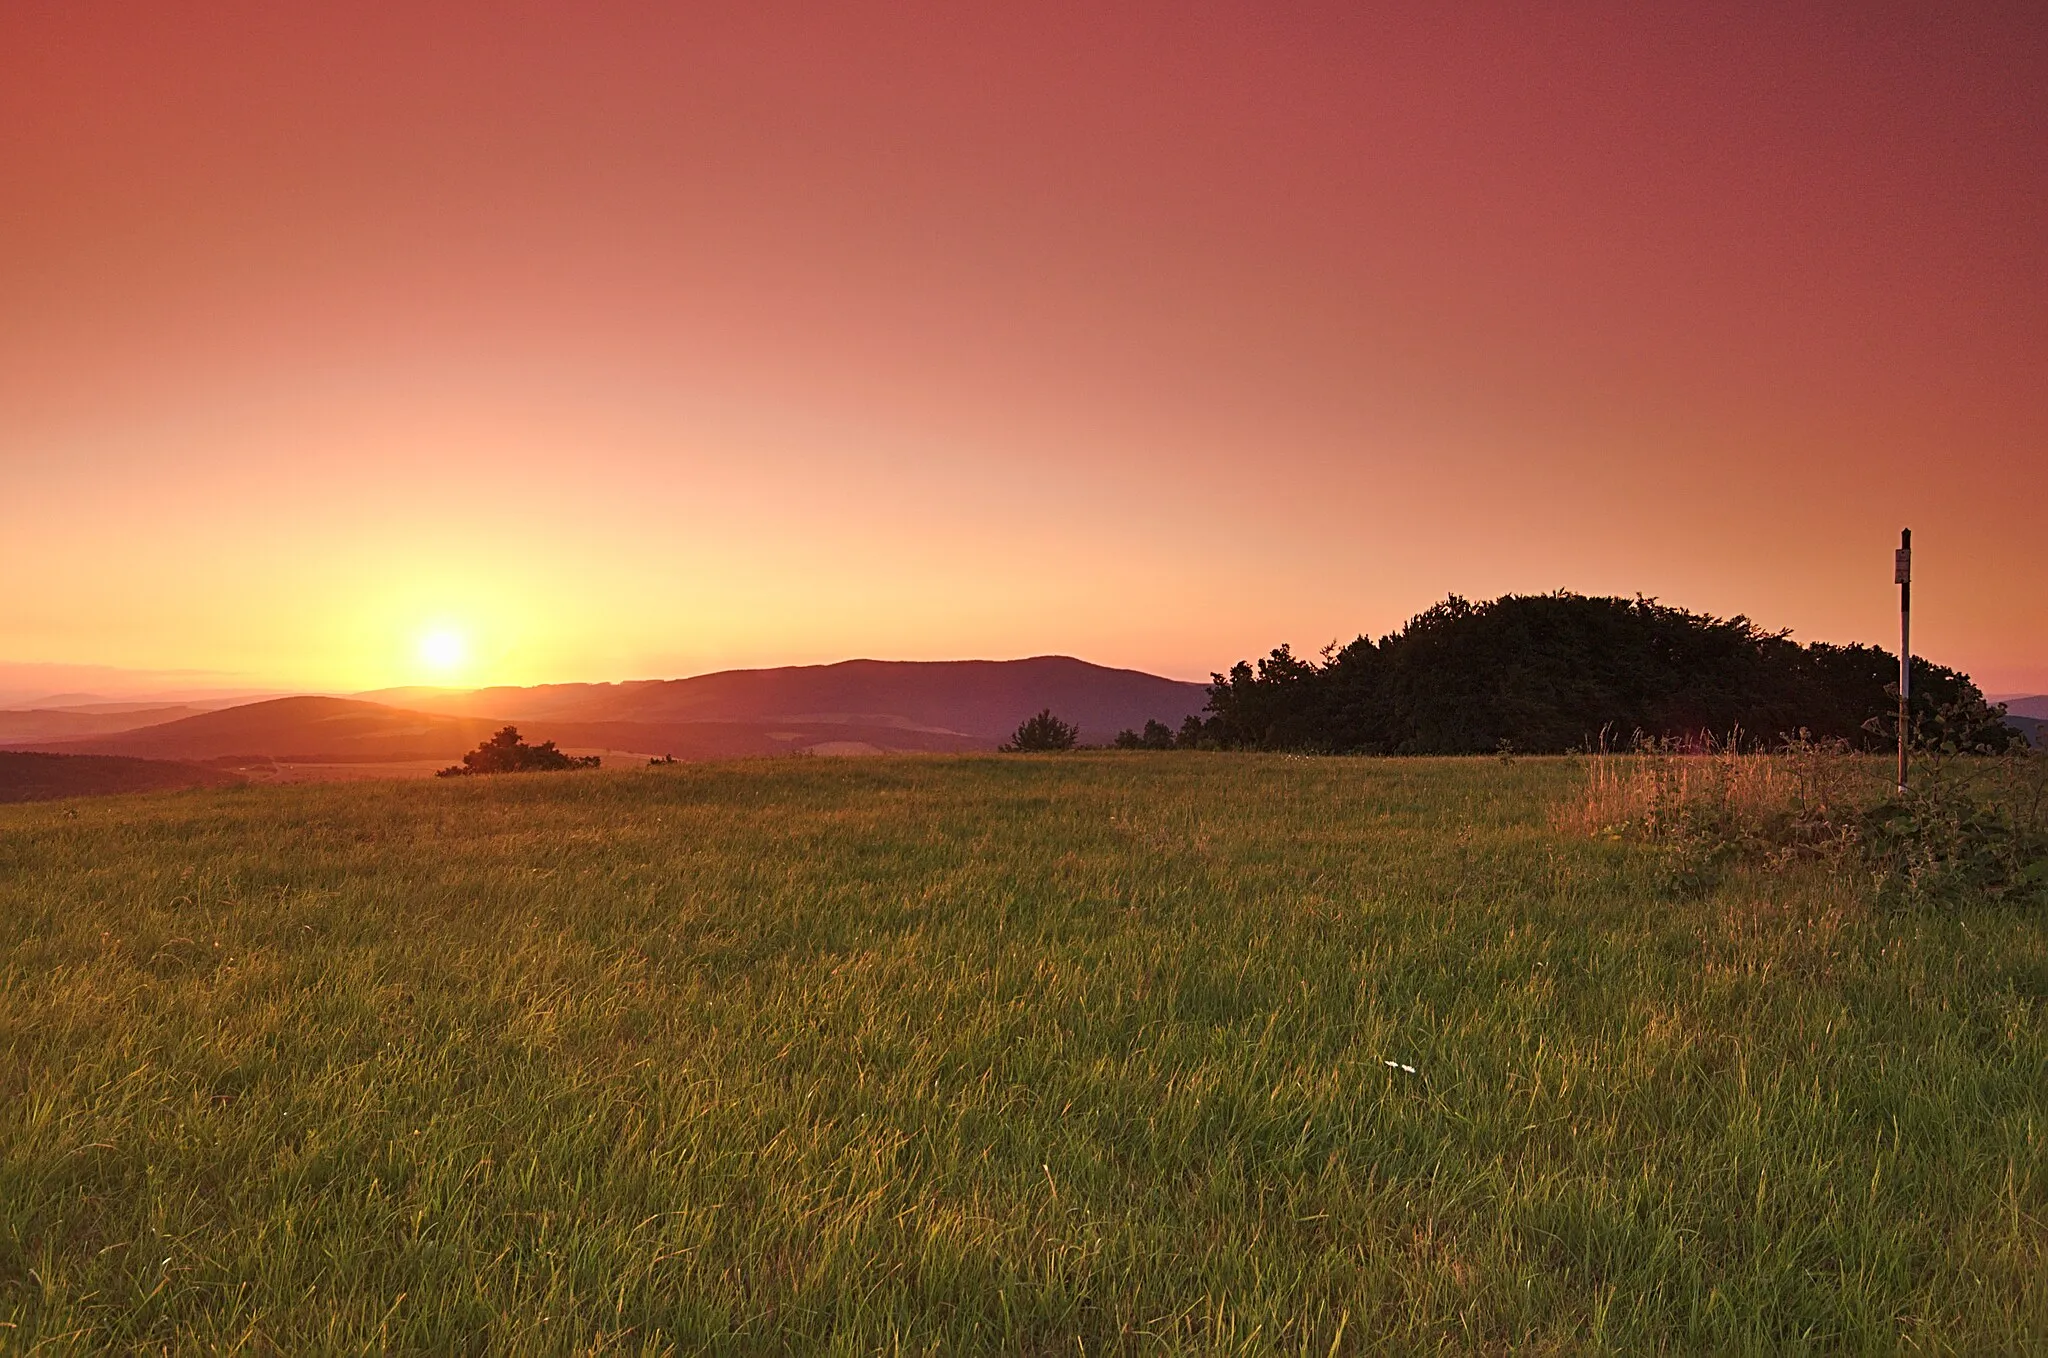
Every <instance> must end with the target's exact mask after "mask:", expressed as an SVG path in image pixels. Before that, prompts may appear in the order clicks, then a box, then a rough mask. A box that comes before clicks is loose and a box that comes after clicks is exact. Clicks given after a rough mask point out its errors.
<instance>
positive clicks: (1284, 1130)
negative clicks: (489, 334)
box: [0, 754, 2048, 1355]
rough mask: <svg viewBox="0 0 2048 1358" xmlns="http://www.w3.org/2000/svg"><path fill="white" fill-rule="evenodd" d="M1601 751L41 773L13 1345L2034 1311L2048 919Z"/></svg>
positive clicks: (14, 975)
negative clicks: (1698, 845) (359, 773)
mask: <svg viewBox="0 0 2048 1358" xmlns="http://www.w3.org/2000/svg"><path fill="white" fill-rule="evenodd" d="M1584 776H1585V775H1584V770H1583V769H1582V768H1580V767H1577V766H1575V765H1573V764H1572V763H1570V762H1569V761H1565V760H1517V761H1514V762H1513V763H1512V764H1506V763H1503V762H1501V761H1498V760H1464V761H1456V760H1443V761H1421V760H1418V761H1374V760H1344V759H1328V760H1303V759H1289V758H1284V757H1279V756H1238V755H1197V754H1166V755H1157V756H1150V755H1117V756H1109V755H1082V756H1066V757H1052V758H1042V759H1041V758H1021V757H1020V758H996V757H988V758H977V757H958V758H949V757H931V758H901V759H886V760H881V759H878V760H862V761H825V760H782V761H772V762H759V763H749V764H731V765H696V766H691V765H684V766H680V767H677V768H674V769H658V770H656V769H647V770H631V771H625V772H616V773H614V772H608V771H607V772H598V773H591V774H566V775H537V776H531V777H524V778H502V779H495V780H483V779H479V780H463V781H456V782H441V783H431V782H430V783H410V784H406V783H391V784H357V785H346V786H314V785H309V786H286V787H265V788H241V789H229V790H221V791H200V792H187V793H176V794H164V795H153V796H148V797H138V798H129V799H108V800H103V801H95V802H75V803H50V804H43V805H36V806H18V807H4V808H0V1322H4V1323H5V1325H6V1326H8V1327H11V1328H6V1329H0V1348H6V1347H9V1346H11V1347H12V1349H14V1350H16V1351H43V1350H48V1351H65V1350H70V1349H79V1350H92V1349H101V1348H118V1349H148V1350H163V1351H177V1352H188V1351H203V1350H207V1349H219V1350H243V1351H259V1352H262V1351H281V1352H292V1353H306V1352H364V1351H370V1352H381V1351H406V1350H411V1351H432V1352H465V1351H468V1352H549V1353H555V1352H596V1351H603V1352H622V1353H640V1352H670V1351H673V1352H679V1353H690V1352H703V1351H709V1352H745V1353H751V1352H843V1353H871V1352H884V1351H886V1352H896V1351H902V1352H963V1351H977V1350H980V1351H999V1352H1021V1353H1047V1354H1053V1353H1073V1354H1080V1353H1090V1354H1092V1353H1098V1352H1154V1351H1204V1352H1246V1353H1264V1352H1284V1353H1311V1354H1316V1355H1324V1354H1328V1353H1332V1352H1380V1351H1390V1352H1405V1351H1418V1352H1439V1351H1444V1352H1468V1351H1481V1352H1508V1351H1518V1352H1519V1351H1546V1350H1548V1351H1569V1352H1580V1351H1601V1350H1614V1351H1629V1352H1641V1351H1653V1350H1660V1349H1661V1350H1666V1351H1670V1352H1701V1351H1754V1352H1773V1353H1781V1352H1799V1351H1804V1350H1812V1351H1834V1350H1848V1351H1855V1352H1871V1351H1880V1352H1881V1351H1888V1350H1895V1349H1896V1350H1910V1351H1920V1350H1927V1351H1936V1352H1942V1351H1955V1352H1968V1353H1984V1352H2001V1351H2005V1352H2024V1351H2035V1352H2039V1351H2042V1350H2044V1349H2048V920H2044V919H2043V918H2042V917H2041V916H2040V915H2039V914H2038V913H2034V914H2029V913H2026V912H2024V911H2021V910H2018V909H2015V908H2010V907H2000V906H1994V905H1989V904H1986V905H1984V906H1982V907H1981V908H1976V909H1966V910H1962V911H1955V912H1948V913H1935V912H1930V911H1900V910H1882V909H1878V908H1876V907H1874V906H1872V905H1871V904H1869V903H1868V901H1867V899H1866V895H1865V893H1864V892H1863V891H1862V890H1861V889H1860V885H1859V883H1857V882H1856V881H1854V880H1850V879H1848V878H1846V877H1830V876H1828V875H1827V874H1826V873H1825V872H1823V871H1822V870H1820V869H1814V868H1808V869H1801V870H1799V871H1798V872H1796V873H1794V874H1792V875H1786V876H1775V877H1773V876H1764V875H1760V874H1759V875H1748V874H1746V873H1745V872H1744V871H1740V870H1738V871H1736V872H1735V873H1733V874H1732V875H1730V876H1728V877H1726V878H1724V879H1722V880H1721V881H1720V882H1719V883H1718V884H1716V885H1713V886H1712V887H1711V888H1708V889H1705V890H1697V889H1695V890H1686V889H1681V888H1679V887H1677V886H1674V885H1672V881H1673V878H1672V875H1671V874H1670V873H1669V872H1668V871H1666V870H1665V866H1664V864H1663V863H1662V862H1661V860H1660V856H1659V852H1658V851H1657V850H1655V849H1654V848H1651V847H1646V846H1643V845H1639V844H1628V843H1616V842H1606V841H1602V840H1599V839H1596V838H1590V837H1586V836H1584V835H1579V834H1573V833H1569V832H1567V831H1565V830H1562V829H1559V828H1557V826H1558V824H1559V821H1558V819H1557V812H1556V808H1557V807H1558V806H1559V805H1560V804H1562V803H1566V802H1568V801H1570V799H1571V798H1572V797H1573V796H1574V795H1575V794H1576V790H1577V789H1578V788H1579V787H1580V785H1581V784H1582V782H1583V779H1584ZM1390 1062H1392V1063H1399V1064H1389V1063H1390ZM1411 1066H1412V1067H1413V1071H1412V1072H1411V1071H1410V1070H1408V1069H1407V1067H1411Z"/></svg>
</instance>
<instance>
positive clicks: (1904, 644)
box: [1892, 528, 1913, 796]
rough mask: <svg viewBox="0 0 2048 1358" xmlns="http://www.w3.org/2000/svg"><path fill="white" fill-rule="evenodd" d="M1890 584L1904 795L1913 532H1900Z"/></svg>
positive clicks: (1910, 679) (1910, 675)
mask: <svg viewBox="0 0 2048 1358" xmlns="http://www.w3.org/2000/svg"><path fill="white" fill-rule="evenodd" d="M1892 581H1893V583H1895V584H1897V585H1898V587H1899V793H1900V795H1902V796H1903V795H1904V794H1905V791H1906V721H1907V716H1906V706H1907V703H1908V702H1910V701H1911V699H1912V696H1913V530H1912V529H1910V528H1901V529H1900V530H1899V550H1898V551H1897V552H1895V553H1893V554H1892Z"/></svg>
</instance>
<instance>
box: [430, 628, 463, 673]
mask: <svg viewBox="0 0 2048 1358" xmlns="http://www.w3.org/2000/svg"><path fill="white" fill-rule="evenodd" d="M419 651H420V663H421V664H423V665H425V666H426V667H427V668H428V669H430V670H432V671H434V672H435V673H436V674H440V675H449V674H453V673H454V672H455V671H457V670H459V669H461V668H462V666H463V664H464V662H466V661H467V660H468V659H469V642H468V640H467V639H466V638H465V637H464V636H463V635H462V633H460V632H457V631H454V630H453V629H451V628H446V627H436V628H432V629H431V630H429V631H427V632H425V633H422V634H421V636H420V647H419Z"/></svg>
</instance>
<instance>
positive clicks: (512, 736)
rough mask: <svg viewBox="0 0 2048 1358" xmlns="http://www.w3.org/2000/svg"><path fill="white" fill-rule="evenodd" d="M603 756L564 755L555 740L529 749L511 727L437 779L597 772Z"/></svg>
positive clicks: (530, 746)
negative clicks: (480, 774) (498, 774)
mask: <svg viewBox="0 0 2048 1358" xmlns="http://www.w3.org/2000/svg"><path fill="white" fill-rule="evenodd" d="M602 758H603V756H601V755H594V754H586V755H580V756H579V755H571V754H563V753H562V752H561V751H560V750H558V749H556V748H555V742H554V741H552V740H549V741H543V742H542V743H541V744H539V745H529V744H527V743H526V742H525V741H523V740H521V739H520V738H519V728H518V727H516V726H507V727H506V728H505V729H504V730H502V731H500V732H498V733H497V734H496V735H494V736H492V737H491V738H490V739H489V740H486V741H485V742H483V743H482V744H481V745H479V746H477V747H476V748H475V749H474V750H471V751H470V752H469V753H468V754H466V755H464V756H462V762H461V763H460V764H451V765H449V766H448V767H447V768H445V769H442V770H441V771H440V772H439V773H437V774H435V775H434V776H435V777H436V778H467V777H470V776H471V775H473V774H479V773H545V772H549V771H551V770H555V769H594V768H596V767H597V766H598V764H599V762H600V760H601V759H602Z"/></svg>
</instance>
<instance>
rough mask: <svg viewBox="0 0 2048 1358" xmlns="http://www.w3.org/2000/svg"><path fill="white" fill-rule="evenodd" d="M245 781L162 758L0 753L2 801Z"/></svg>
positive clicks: (169, 788)
mask: <svg viewBox="0 0 2048 1358" xmlns="http://www.w3.org/2000/svg"><path fill="white" fill-rule="evenodd" d="M240 781H242V780H241V779H240V778H238V777H236V776H235V775H234V774H232V773H228V772H225V771H223V770H221V769H205V768H200V767H198V766H197V765H195V764H180V763H170V762H167V761H164V760H160V759H125V758H121V757H119V756H115V755H67V754H27V753H21V752H18V751H11V750H0V802H43V801H53V800H55V799H57V798H59V797H103V796H108V795H111V794H114V793H121V792H168V791H172V790H175V789H178V788H188V787H222V786H225V785H227V784H230V783H239V782H240Z"/></svg>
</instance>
